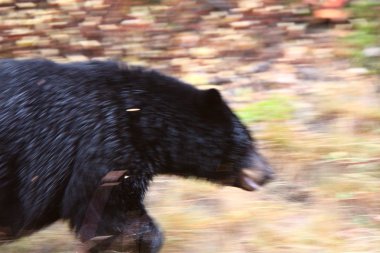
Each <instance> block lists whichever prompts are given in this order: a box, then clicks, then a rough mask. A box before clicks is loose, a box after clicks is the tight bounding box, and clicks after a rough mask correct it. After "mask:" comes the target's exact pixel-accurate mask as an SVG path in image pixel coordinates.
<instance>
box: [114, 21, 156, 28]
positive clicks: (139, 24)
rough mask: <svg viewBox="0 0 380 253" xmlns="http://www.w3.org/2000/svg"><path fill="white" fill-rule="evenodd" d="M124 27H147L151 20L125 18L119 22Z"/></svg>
mask: <svg viewBox="0 0 380 253" xmlns="http://www.w3.org/2000/svg"><path fill="white" fill-rule="evenodd" d="M120 24H121V25H122V26H123V27H125V28H147V27H149V26H150V25H151V22H149V21H147V20H142V19H126V20H123V21H122V22H121V23H120Z"/></svg>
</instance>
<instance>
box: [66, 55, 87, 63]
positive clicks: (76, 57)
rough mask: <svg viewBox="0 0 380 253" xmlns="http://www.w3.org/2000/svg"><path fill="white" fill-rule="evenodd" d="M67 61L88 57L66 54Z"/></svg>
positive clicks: (83, 59)
mask: <svg viewBox="0 0 380 253" xmlns="http://www.w3.org/2000/svg"><path fill="white" fill-rule="evenodd" d="M66 58H67V60H68V61H73V62H75V61H88V60H89V59H88V57H86V56H84V55H66Z"/></svg>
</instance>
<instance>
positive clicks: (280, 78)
mask: <svg viewBox="0 0 380 253" xmlns="http://www.w3.org/2000/svg"><path fill="white" fill-rule="evenodd" d="M379 38H380V1H378V0H352V1H347V0H325V1H318V0H186V1H180V0H161V1H160V0H150V1H149V0H87V1H86V0H84V1H80V0H0V57H1V58H35V57H43V58H48V59H51V60H54V61H57V62H68V61H82V60H88V59H116V60H122V61H126V62H129V63H132V64H137V65H143V66H149V67H152V68H155V69H157V70H160V71H162V72H164V73H167V74H170V75H173V76H175V77H178V78H180V79H182V80H185V81H187V82H189V83H192V84H194V85H196V86H198V87H200V88H209V87H216V88H217V89H219V90H220V91H221V92H222V93H223V95H224V97H225V99H226V100H227V101H228V102H229V104H230V105H231V106H232V107H233V109H234V110H235V112H236V113H237V114H238V115H239V117H240V118H241V119H242V120H243V121H244V122H245V123H246V124H247V125H248V126H249V127H250V129H251V130H252V131H253V132H254V135H255V138H256V139H258V145H259V148H260V149H261V150H262V152H263V153H264V154H265V155H266V156H267V157H268V160H269V161H270V162H271V164H272V166H273V167H274V168H275V169H276V171H277V173H278V177H277V179H276V181H274V182H273V183H271V184H269V185H268V186H267V187H265V188H264V189H262V190H261V191H259V192H254V193H252V192H244V191H242V190H239V189H234V188H231V187H225V188H223V187H218V186H216V185H212V184H209V183H206V182H202V181H196V180H189V179H188V180H184V179H180V178H174V177H173V178H171V177H157V178H156V179H155V181H154V183H153V185H152V187H151V188H150V191H149V193H148V196H147V199H146V204H147V206H148V208H149V211H150V213H151V214H152V216H154V217H155V218H156V219H157V221H158V222H159V224H160V225H161V226H162V228H163V229H164V231H165V236H166V242H165V246H164V248H163V250H162V252H165V253H177V252H183V253H190V252H191V253H192V252H198V253H214V252H223V253H224V252H225V253H227V252H228V253H245V252H247V253H308V252H313V253H315V252H318V253H330V252H331V253H336V252H338V253H339V252H344V253H368V252H371V253H375V252H380V200H379V197H380V82H379V73H380V39H379ZM76 246H77V242H76V241H75V239H74V236H73V235H72V234H71V233H70V232H69V230H68V228H67V224H65V223H61V222H59V223H56V224H54V225H52V226H51V227H48V228H47V229H45V230H43V231H41V232H39V233H37V234H34V235H33V236H30V237H26V238H23V239H22V240H20V241H17V242H15V243H13V244H9V245H5V246H1V247H0V252H4V253H5V252H9V253H24V252H28V253H37V252H38V253H40V252H49V253H50V252H53V253H63V252H74V251H75V248H76Z"/></svg>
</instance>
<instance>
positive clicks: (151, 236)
mask: <svg viewBox="0 0 380 253" xmlns="http://www.w3.org/2000/svg"><path fill="white" fill-rule="evenodd" d="M91 225H95V224H91ZM84 226H86V224H84ZM95 226H96V225H95ZM90 229H91V228H90ZM88 232H89V231H88V230H87V229H86V228H84V229H81V230H80V231H79V234H78V237H79V238H80V240H81V241H82V242H83V245H82V246H81V251H82V252H83V253H99V252H108V251H110V252H115V251H116V252H130V253H157V252H159V250H160V248H161V246H162V242H163V236H162V232H161V231H160V229H159V228H158V227H157V226H156V225H155V223H154V221H153V220H152V218H151V217H149V216H148V215H147V214H146V213H145V211H144V212H142V213H141V212H129V213H127V215H126V216H125V217H124V218H121V217H118V218H112V217H110V216H108V215H105V216H104V217H103V218H102V220H101V221H100V223H99V224H98V226H97V228H96V232H95V234H94V236H92V237H88Z"/></svg>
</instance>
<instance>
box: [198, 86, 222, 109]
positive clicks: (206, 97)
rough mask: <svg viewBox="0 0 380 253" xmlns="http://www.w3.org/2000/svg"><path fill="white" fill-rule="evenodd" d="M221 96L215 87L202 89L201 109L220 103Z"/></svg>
mask: <svg viewBox="0 0 380 253" xmlns="http://www.w3.org/2000/svg"><path fill="white" fill-rule="evenodd" d="M222 100H223V99H222V96H221V95H220V93H219V91H218V90H217V89H209V90H205V91H202V95H201V101H200V102H201V103H200V105H201V109H202V107H203V108H204V109H207V108H214V107H215V106H218V105H220V104H221V103H222Z"/></svg>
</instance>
